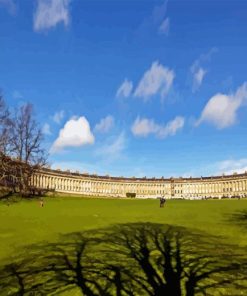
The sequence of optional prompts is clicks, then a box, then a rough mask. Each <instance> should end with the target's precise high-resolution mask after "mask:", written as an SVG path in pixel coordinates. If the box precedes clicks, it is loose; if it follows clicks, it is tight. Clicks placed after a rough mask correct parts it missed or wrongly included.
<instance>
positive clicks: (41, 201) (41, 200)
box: [39, 197, 44, 208]
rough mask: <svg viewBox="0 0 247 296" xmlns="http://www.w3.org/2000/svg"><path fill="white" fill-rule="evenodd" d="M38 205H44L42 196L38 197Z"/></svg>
mask: <svg viewBox="0 0 247 296" xmlns="http://www.w3.org/2000/svg"><path fill="white" fill-rule="evenodd" d="M39 205H40V207H41V208H43V207H44V199H43V197H41V198H40V200H39Z"/></svg>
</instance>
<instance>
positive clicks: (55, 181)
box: [31, 169, 247, 199]
mask: <svg viewBox="0 0 247 296" xmlns="http://www.w3.org/2000/svg"><path fill="white" fill-rule="evenodd" d="M31 183H32V185H33V186H35V187H37V188H44V189H53V190H55V191H56V192H63V193H73V194H82V195H92V196H109V197H110V196H112V197H125V196H126V193H136V197H137V198H146V197H149V198H156V197H158V196H161V195H163V196H165V198H168V199H170V198H178V199H201V198H222V197H234V196H238V197H245V196H247V173H245V174H233V175H228V176H224V175H222V176H215V177H200V178H169V179H165V178H159V179H157V178H152V179H150V178H135V177H133V178H123V177H110V176H97V175H88V174H80V173H72V172H70V171H66V172H64V171H60V170H51V169H43V170H41V171H38V172H37V173H36V174H35V175H34V176H33V177H32V181H31Z"/></svg>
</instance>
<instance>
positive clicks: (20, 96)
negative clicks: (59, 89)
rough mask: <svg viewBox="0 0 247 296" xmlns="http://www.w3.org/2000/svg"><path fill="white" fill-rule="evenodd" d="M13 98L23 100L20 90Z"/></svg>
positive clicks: (15, 92) (14, 92)
mask: <svg viewBox="0 0 247 296" xmlns="http://www.w3.org/2000/svg"><path fill="white" fill-rule="evenodd" d="M0 1H1V0H0ZM13 98H14V99H16V100H20V99H23V95H22V94H21V93H20V92H19V91H18V90H15V91H13Z"/></svg>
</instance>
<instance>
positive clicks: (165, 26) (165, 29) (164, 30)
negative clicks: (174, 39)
mask: <svg viewBox="0 0 247 296" xmlns="http://www.w3.org/2000/svg"><path fill="white" fill-rule="evenodd" d="M169 30H170V19H169V17H167V18H165V19H164V21H163V22H162V23H161V25H160V27H159V33H160V34H164V35H168V34H169Z"/></svg>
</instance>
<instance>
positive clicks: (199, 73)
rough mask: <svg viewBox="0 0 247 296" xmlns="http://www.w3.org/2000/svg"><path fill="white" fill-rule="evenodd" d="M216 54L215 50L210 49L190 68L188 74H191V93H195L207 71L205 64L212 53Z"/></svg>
mask: <svg viewBox="0 0 247 296" xmlns="http://www.w3.org/2000/svg"><path fill="white" fill-rule="evenodd" d="M215 52H217V48H215V47H213V48H211V49H210V50H209V51H208V52H207V53H206V54H202V55H201V56H200V57H199V58H198V59H197V60H195V61H194V63H193V64H192V66H191V67H190V72H191V74H192V80H193V82H192V91H193V92H196V91H197V90H198V89H199V88H200V86H201V84H202V82H203V79H204V77H205V75H206V73H207V70H206V69H205V68H204V66H202V65H205V64H206V63H208V62H209V61H210V59H211V56H212V54H213V53H215Z"/></svg>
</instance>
